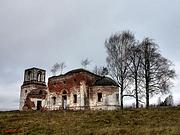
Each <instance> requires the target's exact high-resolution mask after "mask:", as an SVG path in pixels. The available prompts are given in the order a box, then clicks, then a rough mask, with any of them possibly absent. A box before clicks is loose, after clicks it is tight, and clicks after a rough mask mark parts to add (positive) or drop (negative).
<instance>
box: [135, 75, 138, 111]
mask: <svg viewBox="0 0 180 135" xmlns="http://www.w3.org/2000/svg"><path fill="white" fill-rule="evenodd" d="M135 95H136V108H139V97H138V83H137V73H136V75H135Z"/></svg>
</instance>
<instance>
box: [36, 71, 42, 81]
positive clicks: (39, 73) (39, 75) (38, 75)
mask: <svg viewBox="0 0 180 135" xmlns="http://www.w3.org/2000/svg"><path fill="white" fill-rule="evenodd" d="M41 76H42V73H41V72H38V74H37V81H38V82H41Z"/></svg>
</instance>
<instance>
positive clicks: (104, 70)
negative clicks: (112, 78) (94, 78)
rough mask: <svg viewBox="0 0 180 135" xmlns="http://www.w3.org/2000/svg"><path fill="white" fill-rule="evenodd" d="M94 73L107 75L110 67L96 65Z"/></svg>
mask: <svg viewBox="0 0 180 135" xmlns="http://www.w3.org/2000/svg"><path fill="white" fill-rule="evenodd" d="M93 73H95V74H97V75H100V76H106V75H108V68H107V67H98V66H95V67H94V69H93Z"/></svg>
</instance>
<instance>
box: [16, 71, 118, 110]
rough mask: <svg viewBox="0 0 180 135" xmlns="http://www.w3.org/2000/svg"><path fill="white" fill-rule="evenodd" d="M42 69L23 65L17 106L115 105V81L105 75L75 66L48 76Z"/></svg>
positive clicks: (103, 107) (57, 108)
mask: <svg viewBox="0 0 180 135" xmlns="http://www.w3.org/2000/svg"><path fill="white" fill-rule="evenodd" d="M45 77H46V71H45V70H42V69H38V68H31V69H26V70H25V73H24V82H23V85H22V86H21V93H20V107H19V109H20V110H61V109H72V110H79V109H94V110H95V109H103V110H113V109H117V108H118V104H119V102H118V101H119V99H118V98H119V94H118V89H119V86H118V84H117V83H116V82H115V81H114V80H112V79H111V78H109V77H105V76H99V75H96V74H94V73H92V72H90V71H87V70H85V69H75V70H72V71H69V72H67V73H65V74H63V75H58V76H52V77H50V78H48V83H47V84H46V81H45V80H46V78H45Z"/></svg>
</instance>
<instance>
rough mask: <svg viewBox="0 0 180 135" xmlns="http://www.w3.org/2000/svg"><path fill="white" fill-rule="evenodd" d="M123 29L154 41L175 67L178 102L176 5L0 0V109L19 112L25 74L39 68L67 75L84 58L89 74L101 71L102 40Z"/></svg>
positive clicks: (179, 11) (141, 0)
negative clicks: (57, 68) (61, 69)
mask: <svg viewBox="0 0 180 135" xmlns="http://www.w3.org/2000/svg"><path fill="white" fill-rule="evenodd" d="M123 30H130V31H132V32H133V33H134V34H135V36H136V38H137V39H138V40H142V39H143V38H144V37H150V38H153V39H154V40H155V42H156V43H157V44H158V45H159V46H160V50H161V52H162V54H163V55H164V56H165V57H167V58H168V59H170V60H171V61H172V62H173V63H174V65H175V66H174V68H175V69H176V72H177V74H178V77H177V79H176V80H175V87H174V88H172V90H171V91H172V93H173V96H174V100H175V103H176V104H177V103H180V80H179V75H180V53H179V52H180V45H179V44H180V1H179V0H151V1H150V0H0V110H4V109H18V106H19V94H20V86H21V85H22V83H23V74H24V69H26V68H31V67H39V68H43V69H45V70H47V77H48V76H51V73H50V68H51V66H52V65H53V64H54V63H56V62H61V61H64V62H65V63H66V65H67V68H66V71H68V70H71V69H74V68H79V67H80V61H81V60H82V58H86V57H88V58H89V59H90V60H92V63H91V65H90V66H89V70H92V68H93V67H94V66H95V65H98V66H104V65H106V50H105V47H104V41H105V39H107V38H108V37H109V36H110V35H111V34H113V33H115V32H118V31H123ZM155 101H156V100H151V103H153V102H155ZM125 102H126V101H125Z"/></svg>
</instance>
